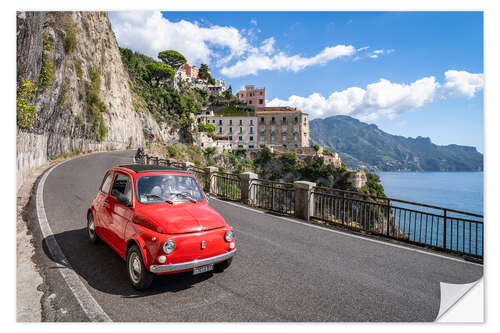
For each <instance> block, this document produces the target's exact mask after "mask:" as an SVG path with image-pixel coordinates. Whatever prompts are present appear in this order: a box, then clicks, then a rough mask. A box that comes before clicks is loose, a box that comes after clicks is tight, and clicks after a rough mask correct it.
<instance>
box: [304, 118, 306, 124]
mask: <svg viewBox="0 0 500 333" xmlns="http://www.w3.org/2000/svg"><path fill="white" fill-rule="evenodd" d="M305 124H307V118H305V117H304V125H305Z"/></svg>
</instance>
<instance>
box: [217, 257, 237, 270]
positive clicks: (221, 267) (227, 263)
mask: <svg viewBox="0 0 500 333" xmlns="http://www.w3.org/2000/svg"><path fill="white" fill-rule="evenodd" d="M232 262H233V258H229V259H227V260H225V261H223V262H221V263H219V264H216V265H215V266H214V272H215V273H222V272H224V270H225V269H226V268H228V267H229V266H231V263H232Z"/></svg>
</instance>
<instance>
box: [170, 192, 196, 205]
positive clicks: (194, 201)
mask: <svg viewBox="0 0 500 333" xmlns="http://www.w3.org/2000/svg"><path fill="white" fill-rule="evenodd" d="M175 195H176V196H178V197H183V198H186V199H188V200H189V201H191V202H193V203H197V202H198V201H196V200H195V199H194V198H193V197H192V196H190V195H187V194H185V193H175Z"/></svg>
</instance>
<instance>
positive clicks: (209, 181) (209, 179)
mask: <svg viewBox="0 0 500 333" xmlns="http://www.w3.org/2000/svg"><path fill="white" fill-rule="evenodd" d="M218 170H219V169H218V168H217V167H213V166H211V167H207V168H205V188H204V190H205V192H207V193H212V192H217V177H215V175H217V171H218Z"/></svg>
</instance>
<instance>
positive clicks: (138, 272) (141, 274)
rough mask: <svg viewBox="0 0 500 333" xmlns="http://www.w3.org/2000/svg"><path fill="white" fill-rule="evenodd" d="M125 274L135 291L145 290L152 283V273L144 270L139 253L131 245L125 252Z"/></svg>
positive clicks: (134, 246)
mask: <svg viewBox="0 0 500 333" xmlns="http://www.w3.org/2000/svg"><path fill="white" fill-rule="evenodd" d="M127 272H128V278H129V280H130V283H132V286H133V287H134V288H135V289H138V290H144V289H147V288H148V287H149V286H150V285H151V282H153V273H151V272H150V271H148V270H147V269H146V266H144V260H143V259H142V254H141V251H140V250H139V247H138V246H137V245H133V246H132V247H130V249H129V250H128V252H127Z"/></svg>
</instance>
